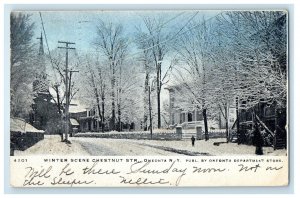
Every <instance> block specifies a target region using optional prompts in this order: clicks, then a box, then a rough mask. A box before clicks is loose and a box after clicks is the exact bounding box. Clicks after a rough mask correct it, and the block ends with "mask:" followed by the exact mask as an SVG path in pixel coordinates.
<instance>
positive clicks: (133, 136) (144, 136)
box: [74, 132, 181, 140]
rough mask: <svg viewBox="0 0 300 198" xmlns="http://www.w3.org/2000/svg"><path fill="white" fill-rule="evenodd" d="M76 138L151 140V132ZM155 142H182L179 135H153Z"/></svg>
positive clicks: (77, 135)
mask: <svg viewBox="0 0 300 198" xmlns="http://www.w3.org/2000/svg"><path fill="white" fill-rule="evenodd" d="M74 137H92V138H112V139H151V134H150V132H109V133H77V134H75V135H74ZM152 139H153V140H180V139H181V135H180V134H177V133H175V132H174V133H173V132H172V133H163V132H159V133H153V134H152Z"/></svg>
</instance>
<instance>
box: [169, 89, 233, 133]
mask: <svg viewBox="0 0 300 198" xmlns="http://www.w3.org/2000/svg"><path fill="white" fill-rule="evenodd" d="M166 89H167V90H168V91H169V114H170V116H169V117H170V121H169V122H170V127H171V128H173V127H175V126H176V125H179V124H180V125H182V126H183V127H184V128H195V126H196V125H197V126H199V125H200V126H204V123H203V114H202V111H201V110H197V109H194V110H192V111H191V110H190V111H186V110H182V109H181V108H179V107H178V104H177V101H178V98H176V96H177V95H176V93H175V92H176V91H178V89H179V87H178V86H170V87H168V88H166ZM177 97H178V96H177ZM235 120H236V111H235V107H229V119H228V126H229V128H230V127H231V126H232V125H233V124H234V122H235ZM208 127H209V128H217V129H225V128H226V120H225V119H224V117H223V116H222V115H221V112H219V118H218V120H212V119H210V118H208ZM203 128H204V127H203Z"/></svg>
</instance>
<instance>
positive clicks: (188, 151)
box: [15, 135, 287, 156]
mask: <svg viewBox="0 0 300 198" xmlns="http://www.w3.org/2000/svg"><path fill="white" fill-rule="evenodd" d="M70 141H71V142H72V144H70V145H68V144H65V143H63V142H61V141H60V137H59V136H56V135H52V136H49V135H46V136H45V139H44V140H42V141H40V142H38V143H37V144H35V145H34V146H32V147H30V148H28V149H27V150H25V151H15V155H16V156H22V155H23V156H24V155H79V156H88V155H91V156H178V155H181V156H183V155H186V156H212V155H217V156H221V155H243V156H244V155H255V154H254V152H255V147H254V146H248V145H237V144H235V143H228V144H227V143H221V144H219V146H215V145H214V142H224V141H225V139H222V138H220V139H211V140H209V141H204V140H198V141H196V143H195V146H194V147H192V145H191V142H190V140H188V139H187V140H181V141H159V140H132V139H105V138H81V137H72V138H70ZM263 151H264V155H281V156H282V155H286V153H287V151H286V150H285V149H281V150H275V151H274V150H273V148H271V147H264V148H263Z"/></svg>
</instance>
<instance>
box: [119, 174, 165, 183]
mask: <svg viewBox="0 0 300 198" xmlns="http://www.w3.org/2000/svg"><path fill="white" fill-rule="evenodd" d="M119 177H120V178H121V181H120V183H121V184H134V185H141V184H168V183H169V181H165V179H162V178H159V179H157V180H156V181H153V180H149V179H148V178H141V177H139V178H137V179H127V178H125V177H123V176H119Z"/></svg>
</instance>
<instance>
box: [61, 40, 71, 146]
mask: <svg viewBox="0 0 300 198" xmlns="http://www.w3.org/2000/svg"><path fill="white" fill-rule="evenodd" d="M58 43H62V44H65V45H66V46H64V47H58V48H60V49H65V50H66V67H65V87H66V93H65V96H66V107H65V122H66V123H65V141H66V142H67V143H68V133H69V120H70V118H69V105H70V104H69V102H70V101H69V100H70V99H69V97H70V93H69V90H70V88H69V79H68V76H69V75H68V73H69V70H68V61H69V50H70V49H73V50H74V49H75V47H69V45H75V43H72V42H67V41H58Z"/></svg>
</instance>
